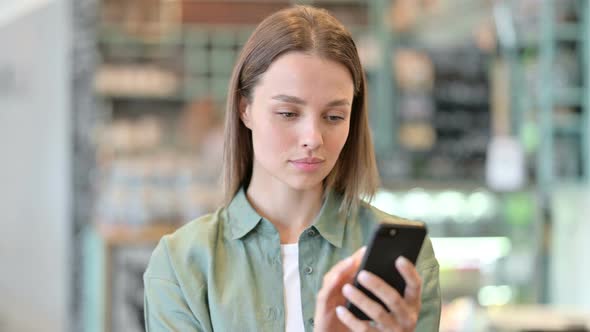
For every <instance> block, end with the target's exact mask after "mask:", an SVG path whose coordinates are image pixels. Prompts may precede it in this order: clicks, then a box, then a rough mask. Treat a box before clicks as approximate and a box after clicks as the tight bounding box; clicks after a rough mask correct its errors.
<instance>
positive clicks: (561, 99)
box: [554, 87, 584, 107]
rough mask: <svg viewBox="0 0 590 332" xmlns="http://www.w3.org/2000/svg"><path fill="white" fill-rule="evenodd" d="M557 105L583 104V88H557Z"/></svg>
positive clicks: (573, 105) (571, 105) (572, 105)
mask: <svg viewBox="0 0 590 332" xmlns="http://www.w3.org/2000/svg"><path fill="white" fill-rule="evenodd" d="M554 91H557V92H556V94H555V105H556V106H564V107H575V106H582V104H583V102H584V94H583V92H582V89H581V88H577V87H572V88H562V89H555V90H554Z"/></svg>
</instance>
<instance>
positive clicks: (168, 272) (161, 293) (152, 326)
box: [143, 238, 205, 332]
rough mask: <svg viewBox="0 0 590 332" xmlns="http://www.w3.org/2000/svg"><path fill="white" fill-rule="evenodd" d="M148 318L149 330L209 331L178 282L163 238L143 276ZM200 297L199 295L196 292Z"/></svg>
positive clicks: (148, 331)
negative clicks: (191, 306) (203, 325)
mask: <svg viewBox="0 0 590 332" xmlns="http://www.w3.org/2000/svg"><path fill="white" fill-rule="evenodd" d="M143 283H144V319H145V329H146V331H147V332H159V331H182V332H184V331H187V332H192V331H195V332H196V331H199V332H201V331H205V330H204V329H203V328H202V325H201V324H200V322H199V321H198V319H197V318H196V317H195V315H194V314H193V312H192V310H191V308H190V307H189V304H188V303H187V301H186V298H185V294H184V292H183V290H182V288H181V287H180V285H179V284H178V282H177V281H176V278H175V275H174V271H173V269H172V267H171V264H170V260H169V253H168V249H167V245H166V239H165V238H163V239H162V240H161V241H160V243H159V244H158V246H157V247H156V249H155V250H154V252H153V253H152V257H151V258H150V262H149V264H148V267H147V270H146V272H145V273H144V276H143ZM193 296H197V297H198V296H199V294H193Z"/></svg>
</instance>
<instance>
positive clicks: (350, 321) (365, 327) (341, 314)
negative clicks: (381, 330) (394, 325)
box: [336, 306, 378, 332]
mask: <svg viewBox="0 0 590 332" xmlns="http://www.w3.org/2000/svg"><path fill="white" fill-rule="evenodd" d="M336 315H337V316H338V319H339V320H340V321H341V322H342V324H344V325H345V326H346V327H348V328H349V329H350V330H351V331H355V332H356V331H359V332H368V331H378V330H377V329H376V328H374V327H373V326H371V323H370V322H369V321H363V320H360V319H358V318H356V317H355V316H354V315H353V314H352V313H351V312H350V311H348V309H346V308H345V307H343V306H338V307H336Z"/></svg>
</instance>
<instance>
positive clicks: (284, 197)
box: [246, 177, 324, 244]
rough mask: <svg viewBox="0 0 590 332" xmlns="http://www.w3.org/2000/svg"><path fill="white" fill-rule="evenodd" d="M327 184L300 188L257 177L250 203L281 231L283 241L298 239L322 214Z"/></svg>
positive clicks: (247, 194)
mask: <svg viewBox="0 0 590 332" xmlns="http://www.w3.org/2000/svg"><path fill="white" fill-rule="evenodd" d="M323 191H324V190H323V185H322V184H321V183H320V184H319V185H318V186H316V187H314V188H311V189H309V190H296V189H293V188H291V187H289V186H288V185H286V184H285V183H282V182H279V181H271V182H262V181H256V178H255V177H253V178H252V181H250V185H249V186H248V189H247V191H246V196H247V197H248V200H249V201H250V204H252V206H253V207H254V209H255V210H256V211H257V212H258V214H260V215H261V216H262V217H264V218H265V219H267V220H268V221H270V222H271V223H272V224H273V225H274V226H275V228H276V229H277V231H278V232H279V235H280V238H281V243H282V244H285V243H296V242H297V241H298V240H299V235H300V234H301V232H303V230H305V229H306V228H307V227H309V226H310V225H311V224H312V223H313V221H314V219H315V218H316V216H317V215H318V214H319V212H320V210H321V208H322V204H323V199H322V197H323V194H324V192H323Z"/></svg>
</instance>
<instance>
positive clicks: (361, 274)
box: [359, 270, 369, 281]
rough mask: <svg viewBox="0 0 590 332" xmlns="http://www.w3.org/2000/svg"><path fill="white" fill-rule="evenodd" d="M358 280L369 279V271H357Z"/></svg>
mask: <svg viewBox="0 0 590 332" xmlns="http://www.w3.org/2000/svg"><path fill="white" fill-rule="evenodd" d="M359 280H360V281H369V273H368V272H367V271H365V270H362V271H361V272H359Z"/></svg>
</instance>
